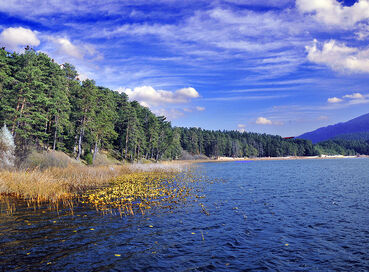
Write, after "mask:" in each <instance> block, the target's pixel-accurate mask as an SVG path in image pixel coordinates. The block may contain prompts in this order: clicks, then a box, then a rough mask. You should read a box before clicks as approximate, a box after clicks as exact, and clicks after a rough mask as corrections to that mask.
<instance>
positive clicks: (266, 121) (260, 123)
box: [255, 117, 273, 125]
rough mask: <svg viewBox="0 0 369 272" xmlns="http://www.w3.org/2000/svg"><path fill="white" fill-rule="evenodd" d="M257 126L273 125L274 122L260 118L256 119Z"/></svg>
mask: <svg viewBox="0 0 369 272" xmlns="http://www.w3.org/2000/svg"><path fill="white" fill-rule="evenodd" d="M255 123H256V124H258V125H272V124H273V122H272V121H271V120H269V119H267V118H265V117H258V119H256V121H255Z"/></svg>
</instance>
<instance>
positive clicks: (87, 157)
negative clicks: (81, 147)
mask: <svg viewBox="0 0 369 272" xmlns="http://www.w3.org/2000/svg"><path fill="white" fill-rule="evenodd" d="M84 160H85V161H86V163H87V164H88V165H91V164H92V161H93V157H92V154H91V153H87V155H86V156H85V157H84Z"/></svg>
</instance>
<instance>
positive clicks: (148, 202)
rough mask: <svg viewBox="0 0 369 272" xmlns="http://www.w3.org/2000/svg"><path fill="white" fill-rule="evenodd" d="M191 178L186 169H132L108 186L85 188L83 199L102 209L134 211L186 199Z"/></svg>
mask: <svg viewBox="0 0 369 272" xmlns="http://www.w3.org/2000/svg"><path fill="white" fill-rule="evenodd" d="M192 181H193V177H192V176H191V175H190V174H189V173H186V174H183V173H166V172H146V173H145V172H143V173H131V174H127V175H124V176H121V177H118V178H116V179H114V180H113V181H112V182H111V184H109V186H107V187H104V188H99V189H95V190H90V191H87V192H86V193H85V194H83V195H82V199H83V203H88V204H92V205H94V206H95V207H96V209H97V210H100V211H103V212H106V211H111V210H112V209H117V210H118V211H119V213H120V214H121V215H122V214H131V215H133V214H135V213H136V212H137V211H139V212H141V213H144V211H145V210H147V209H151V208H152V207H158V206H160V207H169V208H170V207H171V205H172V204H174V203H178V202H180V201H184V200H186V199H187V197H188V196H189V195H190V192H191V186H189V184H190V183H191V182H192Z"/></svg>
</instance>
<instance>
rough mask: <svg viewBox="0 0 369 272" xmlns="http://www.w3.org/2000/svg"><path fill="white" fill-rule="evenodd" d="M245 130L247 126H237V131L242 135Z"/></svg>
mask: <svg viewBox="0 0 369 272" xmlns="http://www.w3.org/2000/svg"><path fill="white" fill-rule="evenodd" d="M245 128H246V125H245V124H238V125H237V131H239V132H241V133H242V132H245V131H246V130H245Z"/></svg>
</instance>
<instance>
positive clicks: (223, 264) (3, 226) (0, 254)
mask: <svg viewBox="0 0 369 272" xmlns="http://www.w3.org/2000/svg"><path fill="white" fill-rule="evenodd" d="M368 166H369V160H368V159H342V160H301V161H299V160H297V161H255V162H247V163H237V162H227V163H209V164H201V165H200V167H199V170H201V171H202V172H204V173H206V175H207V176H208V177H209V178H210V179H212V178H222V179H224V180H226V182H215V183H205V185H203V186H205V188H203V190H204V191H203V194H205V195H206V198H204V199H196V200H197V201H195V200H194V201H189V202H185V203H180V204H179V205H177V206H176V207H175V208H173V209H166V210H160V209H158V210H153V211H151V212H150V213H149V214H145V215H135V216H126V217H123V218H121V217H120V216H119V215H117V216H114V215H105V216H101V215H100V214H98V213H97V212H96V211H95V210H92V209H88V208H79V209H77V210H76V211H75V213H74V215H71V214H69V213H68V211H67V210H66V211H65V212H64V213H63V212H62V213H60V215H59V216H58V215H57V214H56V212H50V211H47V210H42V209H41V210H37V211H33V210H31V211H30V210H28V209H26V208H18V209H17V211H16V212H15V213H14V214H13V215H11V216H10V215H4V214H3V215H1V216H0V268H3V270H5V271H12V270H15V269H18V270H19V271H35V270H38V271H158V270H170V271H192V270H194V271H211V270H217V271H230V270H248V269H249V270H258V271H259V270H282V271H286V270H288V271H332V270H344V271H357V270H363V271H364V270H368V269H369V257H368V254H367V252H369V243H368V242H369V227H368V226H369V217H368V216H367V214H368V212H369V200H368V198H367V196H368V195H369V172H368V170H367V169H369V168H368ZM200 202H201V203H200ZM204 210H205V211H206V212H204Z"/></svg>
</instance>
